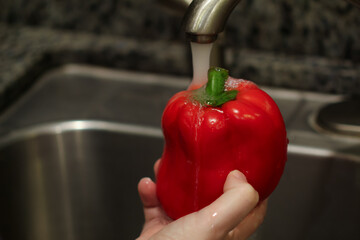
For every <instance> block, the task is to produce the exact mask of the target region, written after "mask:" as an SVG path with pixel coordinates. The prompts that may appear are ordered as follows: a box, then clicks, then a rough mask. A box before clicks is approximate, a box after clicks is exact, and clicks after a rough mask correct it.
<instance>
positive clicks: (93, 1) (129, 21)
mask: <svg viewBox="0 0 360 240" xmlns="http://www.w3.org/2000/svg"><path fill="white" fill-rule="evenodd" d="M1 2H2V3H1V5H2V6H1V8H0V18H1V21H3V22H7V23H10V24H26V25H33V26H34V25H35V26H46V27H51V28H59V29H68V30H81V31H90V32H94V33H99V34H111V35H121V36H127V37H135V38H142V39H144V38H146V39H156V40H158V39H164V40H183V33H182V31H181V27H180V25H181V16H177V15H175V14H171V13H169V12H167V11H165V10H164V9H163V8H162V7H161V6H159V3H158V2H157V1H156V0H119V1H116V0H102V1H100V0H86V1H84V0H62V1H60V0H31V1H28V0H2V1H1ZM359 36H360V11H359V10H358V9H356V7H354V6H352V5H351V4H349V3H347V2H346V1H344V0H330V1H329V0H243V1H242V2H240V4H239V5H238V6H237V8H236V9H235V11H234V12H233V13H232V15H231V16H230V19H229V21H228V24H227V28H226V43H227V45H228V46H232V47H239V48H251V49H256V50H264V51H275V52H279V53H285V54H306V55H308V54H311V55H317V56H325V57H331V58H341V59H349V60H352V61H357V62H359V61H360V41H359Z"/></svg>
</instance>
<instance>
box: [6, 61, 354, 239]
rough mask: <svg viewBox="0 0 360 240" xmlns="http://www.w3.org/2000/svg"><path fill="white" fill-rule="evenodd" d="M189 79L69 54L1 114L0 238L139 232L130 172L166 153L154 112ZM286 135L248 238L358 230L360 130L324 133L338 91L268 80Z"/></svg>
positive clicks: (146, 172)
mask: <svg viewBox="0 0 360 240" xmlns="http://www.w3.org/2000/svg"><path fill="white" fill-rule="evenodd" d="M188 81H189V80H188V79H183V78H175V77H171V76H160V75H153V74H147V73H132V72H127V71H114V70H109V69H104V68H98V67H94V66H83V65H66V66H64V67H62V68H59V69H56V70H53V71H50V72H49V73H47V74H45V75H44V76H43V77H42V78H41V79H39V80H38V81H37V83H36V84H35V85H34V86H33V87H32V89H30V90H29V92H28V93H27V94H25V95H24V96H23V97H22V98H21V99H19V101H17V102H16V103H15V104H13V105H12V106H11V107H10V108H9V109H8V110H7V111H6V112H5V113H4V114H3V115H2V116H1V118H0V191H1V195H0V239H2V240H13V239H16V240H17V239H22V240H24V239H25V240H27V239H29V240H43V239H44V240H45V239H47V240H56V239H62V240H68V239H69V240H70V239H77V240H80V239H134V238H135V237H136V236H137V235H138V234H139V232H140V230H141V228H142V224H143V216H142V208H141V203H140V200H139V198H138V194H137V188H136V186H137V183H138V181H139V179H140V178H141V177H143V176H151V177H153V173H152V166H153V163H154V162H155V160H156V159H157V158H159V157H160V156H161V152H162V147H163V139H162V133H161V129H160V119H161V114H162V111H163V108H164V107H165V104H166V102H167V100H168V99H169V98H170V96H172V95H173V94H174V93H175V92H178V91H179V90H182V89H185V88H186V85H187V84H188ZM265 90H266V91H267V92H268V93H269V94H270V95H271V96H272V97H273V98H274V99H275V101H276V102H277V103H278V105H279V107H280V109H281V111H282V113H283V116H284V119H285V122H286V125H287V130H288V136H289V140H290V145H289V154H288V163H287V166H286V169H285V172H284V176H283V178H282V180H281V182H280V184H279V186H278V188H277V189H276V190H275V192H274V194H273V195H272V196H271V198H270V200H269V209H268V214H267V217H266V219H265V222H264V224H263V225H262V227H261V228H260V229H259V230H258V231H257V233H256V234H255V235H254V236H253V237H252V238H253V239H261V240H268V239H269V240H272V239H274V240H275V239H276V240H281V239H286V240H288V239H292V240H293V239H295V240H296V239H356V240H357V239H360V228H359V226H360V220H359V219H360V204H359V203H360V139H358V138H350V137H342V136H336V135H332V134H328V133H320V132H318V131H317V130H315V129H316V124H314V122H313V119H314V116H315V113H316V110H317V109H319V108H320V107H321V106H323V105H324V104H326V103H328V102H335V101H339V100H341V98H342V96H332V95H319V94H311V93H303V92H297V91H288V90H281V89H265Z"/></svg>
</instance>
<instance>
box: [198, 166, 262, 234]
mask: <svg viewBox="0 0 360 240" xmlns="http://www.w3.org/2000/svg"><path fill="white" fill-rule="evenodd" d="M258 201H259V195H258V193H257V192H256V190H255V189H254V188H253V187H252V186H251V185H250V184H249V183H248V182H247V181H246V177H245V175H244V174H242V173H241V172H240V171H238V170H234V171H232V172H230V173H229V175H228V176H227V179H226V181H225V184H224V194H222V195H221V196H220V197H219V198H218V199H217V200H216V201H214V202H213V203H212V204H210V205H209V206H207V207H205V208H203V209H202V210H200V211H199V212H198V216H197V218H199V219H198V221H199V222H203V223H205V225H207V226H203V227H205V229H204V231H206V228H207V229H209V228H211V229H213V230H214V231H211V234H212V238H211V239H222V238H223V237H224V236H225V235H227V234H228V233H229V232H230V231H231V230H232V229H234V228H235V227H236V226H237V225H238V224H239V223H240V222H241V221H242V220H243V219H244V218H245V217H246V216H247V215H248V214H249V213H250V212H251V211H252V210H253V209H254V207H255V206H256V205H257V203H258ZM208 219H211V221H209V220H208ZM209 225H210V226H209ZM214 233H215V235H214Z"/></svg>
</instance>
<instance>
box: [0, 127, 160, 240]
mask: <svg viewBox="0 0 360 240" xmlns="http://www.w3.org/2000/svg"><path fill="white" fill-rule="evenodd" d="M161 136H162V134H161V131H160V130H157V129H156V130H154V129H153V128H146V127H137V126H132V125H126V124H116V123H108V122H101V121H71V122H62V123H54V124H47V125H42V126H38V127H32V128H28V129H24V130H21V131H19V132H17V133H13V134H12V135H9V136H8V137H5V138H3V139H2V141H1V142H0V156H1V160H0V166H1V167H0V189H1V198H0V212H1V217H0V230H1V232H0V234H1V239H4V240H7V239H24V240H25V239H34V240H35V239H37V240H42V239H44V240H50V239H51V240H56V239H59V240H60V239H61V240H64V239H134V238H135V237H136V236H137V235H138V233H139V232H140V230H141V228H142V221H141V220H140V219H142V217H143V216H142V207H141V203H140V201H139V199H138V195H137V181H138V180H139V179H140V178H141V177H144V176H152V175H153V173H152V165H153V163H154V160H155V159H157V158H158V157H159V156H160V154H161V150H162V144H163V141H162V138H161ZM139 149H141V151H139Z"/></svg>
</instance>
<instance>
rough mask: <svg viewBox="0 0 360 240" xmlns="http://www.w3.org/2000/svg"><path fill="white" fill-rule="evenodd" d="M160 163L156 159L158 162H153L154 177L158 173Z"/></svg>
mask: <svg viewBox="0 0 360 240" xmlns="http://www.w3.org/2000/svg"><path fill="white" fill-rule="evenodd" d="M160 161H161V159H158V160H156V162H155V164H154V173H155V177H156V176H157V173H158V171H159V165H160Z"/></svg>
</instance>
